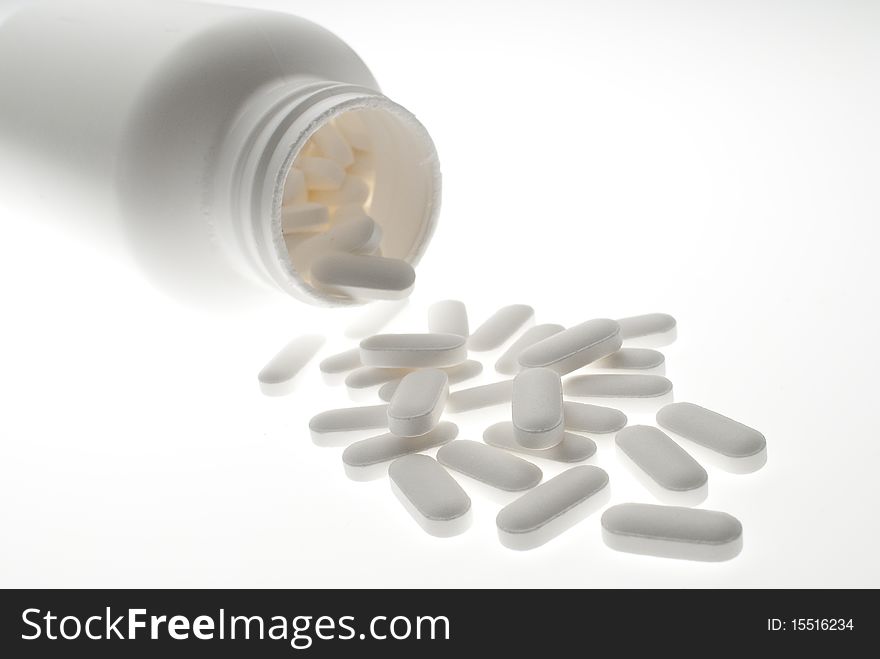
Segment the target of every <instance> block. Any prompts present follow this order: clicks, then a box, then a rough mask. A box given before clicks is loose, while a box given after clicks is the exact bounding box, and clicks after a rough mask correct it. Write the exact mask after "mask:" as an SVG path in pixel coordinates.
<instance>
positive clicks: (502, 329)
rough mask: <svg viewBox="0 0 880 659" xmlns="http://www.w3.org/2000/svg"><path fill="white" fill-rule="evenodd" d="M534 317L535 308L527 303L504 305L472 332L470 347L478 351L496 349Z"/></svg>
mask: <svg viewBox="0 0 880 659" xmlns="http://www.w3.org/2000/svg"><path fill="white" fill-rule="evenodd" d="M534 317H535V310H534V309H532V307H530V306H529V305H527V304H511V305H509V306H506V307H502V308H501V309H499V310H498V311H496V312H495V313H494V314H492V315H491V316H490V317H489V318H488V319H487V320H486V321H485V322H484V323H483V324H482V325H480V326H479V327H478V328H477V329H476V330H475V331H474V333H473V334H471V336H470V339H469V340H468V348H470V349H471V350H475V351H477V352H485V351H486V350H494V349H495V348H497V347H499V346H500V345H501V344H502V343H504V342H505V341H507V339H509V338H510V337H511V336H513V335H514V334H516V333H517V332H518V331H519V330H520V328H522V326H523V325H525V324H526V323H528V322H529V321H530V320H532V318H534Z"/></svg>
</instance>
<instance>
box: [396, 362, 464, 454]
mask: <svg viewBox="0 0 880 659" xmlns="http://www.w3.org/2000/svg"><path fill="white" fill-rule="evenodd" d="M448 397H449V378H448V377H447V376H446V373H444V372H443V371H441V370H439V369H436V368H428V369H424V370H421V371H414V372H413V373H410V374H409V375H406V376H404V378H403V380H401V382H400V386H399V387H398V388H397V391H395V392H394V396H392V397H391V403H390V404H389V405H388V429H389V430H390V431H391V432H393V433H394V434H395V435H400V436H401V437H418V436H419V435H424V434H425V433H426V432H430V431H431V430H432V429H433V428H434V426H436V425H437V423H439V421H440V416H441V415H442V414H443V408H444V407H445V406H446V399H447V398H448Z"/></svg>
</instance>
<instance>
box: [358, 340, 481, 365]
mask: <svg viewBox="0 0 880 659" xmlns="http://www.w3.org/2000/svg"><path fill="white" fill-rule="evenodd" d="M466 359H467V344H466V342H465V339H464V338H463V337H461V336H458V335H456V334H376V335H374V336H370V337H367V338H366V339H364V340H363V341H361V361H362V362H363V363H364V364H366V365H367V366H380V367H383V368H445V367H448V366H456V365H458V364H461V363H462V362H464V361H465V360H466Z"/></svg>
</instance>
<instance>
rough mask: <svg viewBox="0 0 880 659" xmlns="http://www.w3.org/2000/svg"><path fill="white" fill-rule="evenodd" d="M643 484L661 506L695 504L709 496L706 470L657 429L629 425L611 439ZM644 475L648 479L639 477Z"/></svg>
mask: <svg viewBox="0 0 880 659" xmlns="http://www.w3.org/2000/svg"><path fill="white" fill-rule="evenodd" d="M614 441H615V444H617V447H618V448H619V449H620V450H621V451H622V452H623V454H624V455H625V456H626V458H627V459H628V460H629V461H630V462H631V463H632V464H633V466H634V467H635V468H636V472H635V473H636V475H637V476H638V477H640V480H641V482H642V484H643V485H646V487H647V489H648V490H649V491H650V492H651V493H652V494H654V496H656V497H657V498H658V499H660V500H661V501H663V502H664V503H675V504H679V505H696V504H698V503H700V502H702V501H703V500H705V498H706V495H707V494H708V493H709V487H708V482H709V476H708V474H707V473H706V470H705V469H703V468H702V467H701V466H700V464H699V463H698V462H697V461H696V460H694V459H693V458H692V457H691V456H690V455H689V454H688V453H687V451H685V450H684V449H683V448H681V447H680V446H679V445H678V444H676V443H675V442H674V441H672V439H671V438H670V437H669V435H667V434H666V433H664V432H663V431H662V430H659V429H658V428H654V427H653V426H629V427H628V428H624V429H623V430H621V431H620V432H619V433H617V436H616V437H615V438H614ZM642 474H644V475H646V476H647V477H648V479H650V480H648V479H643V478H641V475H642Z"/></svg>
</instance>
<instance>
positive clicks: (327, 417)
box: [309, 405, 388, 446]
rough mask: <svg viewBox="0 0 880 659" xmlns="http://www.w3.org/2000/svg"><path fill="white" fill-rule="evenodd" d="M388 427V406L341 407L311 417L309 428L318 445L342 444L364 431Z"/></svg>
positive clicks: (313, 439)
mask: <svg viewBox="0 0 880 659" xmlns="http://www.w3.org/2000/svg"><path fill="white" fill-rule="evenodd" d="M387 427H388V406H387V405H367V406H365V407H343V408H340V409H336V410H327V411H326V412H321V413H320V414H316V415H315V416H313V417H312V419H311V421H309V430H310V431H311V433H312V441H314V442H315V444H318V445H319V446H342V445H344V444H347V443H349V442H350V441H351V440H352V438H353V437H354V436H358V435H360V436H362V435H363V433H364V431H368V430H376V429H377V428H387Z"/></svg>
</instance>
